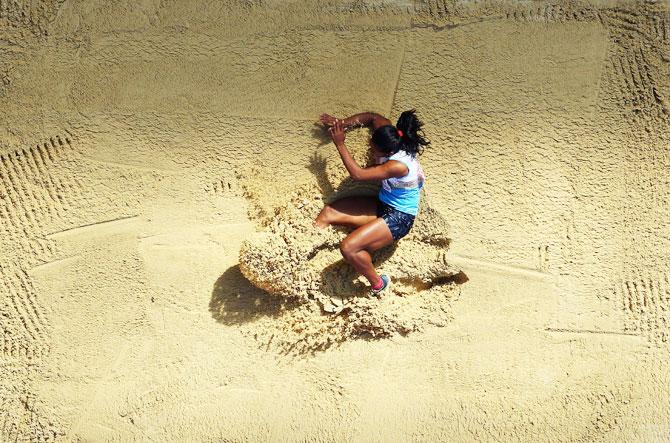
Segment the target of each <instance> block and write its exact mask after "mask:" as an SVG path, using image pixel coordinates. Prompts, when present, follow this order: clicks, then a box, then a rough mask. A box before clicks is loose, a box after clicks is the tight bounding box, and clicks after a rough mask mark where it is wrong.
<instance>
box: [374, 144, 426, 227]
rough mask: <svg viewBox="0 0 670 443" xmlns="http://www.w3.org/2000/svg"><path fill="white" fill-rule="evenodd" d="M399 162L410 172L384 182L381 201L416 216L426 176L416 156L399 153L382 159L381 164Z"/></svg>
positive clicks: (380, 191) (403, 152)
mask: <svg viewBox="0 0 670 443" xmlns="http://www.w3.org/2000/svg"><path fill="white" fill-rule="evenodd" d="M389 160H397V161H399V162H401V163H403V164H404V165H405V166H407V169H409V172H408V173H407V174H406V175H404V176H403V177H391V178H387V179H385V180H382V187H381V189H380V190H379V199H380V200H381V201H383V202H385V203H387V204H389V205H391V206H393V207H394V208H396V209H398V210H399V211H403V212H406V213H408V214H413V215H416V214H417V212H418V209H419V191H420V190H421V188H422V187H423V183H424V181H425V175H424V173H423V169H422V168H421V165H420V164H419V160H418V159H417V158H416V156H412V155H410V154H408V153H407V152H405V151H402V150H400V151H398V152H396V153H395V154H393V155H391V156H390V157H382V158H380V159H379V162H378V163H379V164H382V163H386V162H387V161H389Z"/></svg>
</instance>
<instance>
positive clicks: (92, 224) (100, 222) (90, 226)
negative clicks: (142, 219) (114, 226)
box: [46, 215, 139, 238]
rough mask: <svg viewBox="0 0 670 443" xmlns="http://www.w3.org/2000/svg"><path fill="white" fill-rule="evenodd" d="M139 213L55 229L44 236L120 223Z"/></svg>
mask: <svg viewBox="0 0 670 443" xmlns="http://www.w3.org/2000/svg"><path fill="white" fill-rule="evenodd" d="M138 217H139V215H129V216H126V217H118V218H114V219H111V220H103V221H99V222H95V223H89V224H87V225H81V226H75V227H74V228H70V229H64V230H62V231H57V232H52V233H50V234H47V235H46V237H55V238H57V237H60V236H61V235H67V234H73V233H75V232H79V231H81V230H94V229H95V228H98V227H101V225H108V224H111V223H121V222H126V221H129V220H132V219H135V218H138Z"/></svg>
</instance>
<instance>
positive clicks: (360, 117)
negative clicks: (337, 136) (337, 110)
mask: <svg viewBox="0 0 670 443" xmlns="http://www.w3.org/2000/svg"><path fill="white" fill-rule="evenodd" d="M320 119H321V123H323V124H324V125H326V126H329V127H332V126H333V125H334V124H335V122H336V121H338V120H339V121H341V122H342V123H343V125H344V127H345V128H352V127H356V126H372V129H373V130H374V129H377V128H378V127H380V126H384V125H391V124H392V123H391V121H390V120H389V119H387V118H386V117H384V116H383V115H381V114H377V113H376V112H361V113H359V114H354V115H352V116H351V117H347V118H344V119H338V118H336V117H333V116H332V115H328V114H322V115H321V117H320Z"/></svg>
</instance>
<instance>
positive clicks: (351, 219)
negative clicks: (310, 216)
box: [314, 196, 378, 228]
mask: <svg viewBox="0 0 670 443" xmlns="http://www.w3.org/2000/svg"><path fill="white" fill-rule="evenodd" d="M377 201H378V200H377V197H376V196H357V197H344V198H341V199H339V200H335V201H334V202H332V203H331V204H329V205H326V206H324V207H323V209H322V210H321V212H320V213H319V215H318V216H317V217H316V220H314V225H315V226H317V227H319V228H325V227H327V226H328V225H331V224H333V225H343V226H351V227H354V228H358V227H359V226H363V225H364V224H366V223H369V222H371V221H373V220H374V219H376V218H377Z"/></svg>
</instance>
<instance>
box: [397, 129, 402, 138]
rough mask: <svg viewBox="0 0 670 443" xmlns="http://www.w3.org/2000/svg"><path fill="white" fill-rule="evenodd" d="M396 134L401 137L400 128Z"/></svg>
mask: <svg viewBox="0 0 670 443" xmlns="http://www.w3.org/2000/svg"><path fill="white" fill-rule="evenodd" d="M398 135H399V136H400V137H402V131H401V130H400V129H398Z"/></svg>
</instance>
